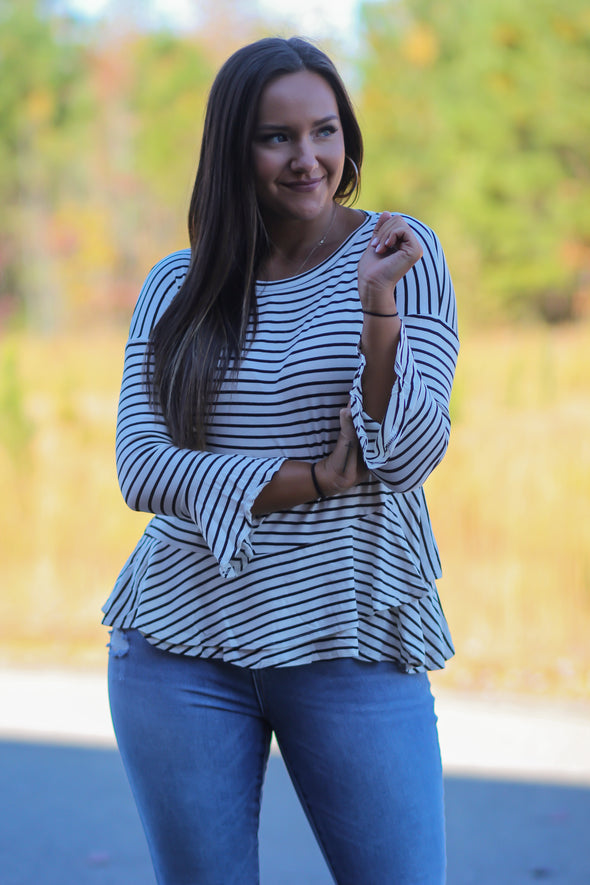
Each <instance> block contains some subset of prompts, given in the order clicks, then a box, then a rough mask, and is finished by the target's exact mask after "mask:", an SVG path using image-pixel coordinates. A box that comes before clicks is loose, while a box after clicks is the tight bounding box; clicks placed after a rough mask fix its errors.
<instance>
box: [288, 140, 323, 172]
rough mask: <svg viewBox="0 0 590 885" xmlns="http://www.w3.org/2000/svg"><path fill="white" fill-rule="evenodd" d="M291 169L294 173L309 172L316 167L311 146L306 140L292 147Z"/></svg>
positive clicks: (315, 158) (316, 162) (315, 159)
mask: <svg viewBox="0 0 590 885" xmlns="http://www.w3.org/2000/svg"><path fill="white" fill-rule="evenodd" d="M290 165H291V169H292V170H293V171H294V172H311V171H312V169H315V167H316V166H317V165H318V161H317V157H316V155H315V151H314V150H313V145H312V144H311V143H310V142H309V141H307V140H303V139H302V140H301V141H298V142H296V143H295V145H294V156H293V158H292V160H291V164H290Z"/></svg>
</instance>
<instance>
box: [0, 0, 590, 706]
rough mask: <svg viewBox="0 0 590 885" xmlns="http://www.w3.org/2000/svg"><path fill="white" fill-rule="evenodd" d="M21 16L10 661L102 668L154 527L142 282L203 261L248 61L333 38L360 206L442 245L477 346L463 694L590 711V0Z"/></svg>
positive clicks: (9, 109) (451, 607)
mask: <svg viewBox="0 0 590 885" xmlns="http://www.w3.org/2000/svg"><path fill="white" fill-rule="evenodd" d="M292 7H293V10H295V7H296V10H297V11H296V12H295V11H290V10H289V7H288V5H286V6H285V7H284V8H285V10H286V11H284V12H282V13H281V12H279V11H278V4H277V3H272V2H270V0H265V2H262V0H259V2H258V3H257V2H255V0H249V2H245V0H192V2H191V0H183V2H181V0H166V2H156V0H144V2H140V0H136V2H134V0H130V2H122V0H119V2H110V3H109V2H106V0H105V2H100V0H87V2H83V0H75V2H74V0H54V2H49V0H46V2H42V0H18V2H16V0H0V205H1V209H0V275H1V282H0V488H1V489H2V496H3V503H4V506H3V507H2V508H1V509H0V562H1V569H0V584H1V593H0V665H3V666H14V667H21V666H30V665H51V666H54V665H55V666H65V667H68V666H71V667H76V668H78V669H80V668H88V669H92V668H95V667H98V666H101V667H102V666H103V665H104V656H105V650H104V646H105V643H106V641H107V635H106V630H105V628H103V627H101V626H100V607H101V605H102V603H103V602H104V600H105V599H106V597H107V596H108V594H109V593H110V590H111V587H112V584H113V582H114V580H115V578H116V576H117V573H118V571H119V569H120V568H121V566H122V565H123V563H124V561H125V559H126V558H127V556H128V555H129V553H130V551H131V549H132V547H133V545H134V544H135V542H136V540H137V538H138V537H139V535H140V533H141V531H142V529H143V526H144V524H145V522H146V519H147V517H144V516H142V515H140V514H136V513H131V512H130V511H128V510H127V508H126V506H125V505H124V503H123V501H122V499H121V497H120V494H119V491H118V487H117V483H116V477H115V468H114V430H115V412H116V403H117V395H118V387H119V382H120V375H121V370H122V356H123V347H124V343H125V338H126V332H127V326H128V323H129V319H130V316H131V311H132V309H133V305H134V302H135V300H136V298H137V295H138V292H139V289H140V286H141V283H142V281H143V279H144V277H145V275H146V273H147V271H148V270H149V269H150V268H151V267H152V265H153V264H154V263H155V262H156V261H157V260H158V259H159V258H161V257H162V256H163V255H164V254H166V253H167V252H169V251H172V250H174V249H178V248H183V247H185V246H186V245H187V235H186V224H185V218H186V213H187V208H188V200H189V195H190V191H191V188H192V181H193V176H194V171H195V164H196V159H197V156H198V149H199V139H200V132H201V125H202V119H203V111H204V103H205V99H206V95H207V92H208V88H209V86H210V84H211V81H212V78H213V76H214V74H215V72H216V70H217V68H218V67H219V65H220V64H221V62H222V61H223V60H224V59H225V58H226V57H227V56H228V54H229V53H230V52H232V51H233V50H234V49H236V48H237V47H238V46H239V45H242V44H243V43H246V42H249V41H250V40H253V39H256V38H258V37H260V36H266V35H270V34H281V35H291V34H293V33H300V34H302V35H304V36H308V37H311V38H313V39H315V40H316V41H317V42H318V43H319V44H320V45H321V46H322V48H324V49H325V50H326V51H327V52H328V53H329V54H330V55H331V56H332V57H333V59H334V60H335V61H336V63H337V65H338V66H339V68H340V70H341V72H342V73H343V76H344V79H345V81H346V82H347V84H348V85H349V87H350V90H351V93H352V96H353V98H354V102H355V105H356V108H357V111H358V115H359V120H360V123H361V127H362V129H363V133H364V137H365V143H366V160H365V164H364V168H363V187H362V195H361V200H360V201H359V204H358V205H360V206H362V207H365V208H368V209H376V210H381V209H390V210H394V211H402V212H408V213H410V214H412V215H416V216H418V217H419V218H421V219H422V220H423V221H424V222H426V223H427V224H429V225H430V226H432V227H433V228H434V229H435V230H436V231H437V233H438V234H439V236H440V239H441V241H442V243H443V246H444V247H445V251H446V254H447V259H448V262H449V265H450V268H451V272H452V275H453V278H454V281H455V287H456V290H457V297H458V302H459V309H460V317H461V337H462V352H461V357H460V363H459V368H458V372H457V379H456V387H455V392H454V396H453V402H452V413H453V414H452V417H453V432H452V439H451V446H450V449H449V452H448V455H447V457H446V459H445V461H444V462H443V464H442V465H441V467H440V468H439V469H438V470H437V471H436V472H435V474H434V475H433V477H432V478H431V479H430V480H429V483H428V488H427V494H428V496H429V501H430V506H431V514H432V519H433V523H434V528H435V532H436V534H437V538H438V541H439V546H440V548H441V554H442V558H443V565H444V578H443V580H442V581H441V582H440V585H439V589H440V592H441V596H442V599H443V604H444V607H445V610H446V613H447V616H448V619H449V621H450V624H451V628H452V631H453V635H454V638H455V643H456V648H457V656H456V658H455V659H454V660H453V661H452V662H451V663H450V664H449V665H448V669H447V671H446V672H445V673H444V675H443V677H442V678H443V679H444V684H445V685H446V686H449V687H456V688H460V689H465V690H477V691H493V692H495V691H498V692H503V693H506V692H508V693H517V694H522V693H526V694H529V695H530V694H534V695H543V696H547V695H550V696H562V697H566V698H577V699H581V698H588V697H590V642H589V640H588V637H589V636H590V512H589V511H590V504H589V502H590V102H589V101H588V89H589V87H590V7H589V6H588V4H587V2H586V0H560V2H559V3H558V4H556V3H555V2H554V0H536V2H535V3H534V4H526V3H523V2H514V0H486V2H485V3H479V4H478V3H473V2H472V0H444V2H443V0H382V2H363V0H334V2H333V3H329V2H327V0H323V2H313V0H307V2H304V0H298V2H297V3H293V4H292Z"/></svg>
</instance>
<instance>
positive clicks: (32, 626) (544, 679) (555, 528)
mask: <svg viewBox="0 0 590 885" xmlns="http://www.w3.org/2000/svg"><path fill="white" fill-rule="evenodd" d="M124 337H125V336H124V333H123V332H109V333H106V332H103V333H99V332H97V333H96V334H95V335H94V336H86V337H84V338H83V339H82V338H81V339H76V338H73V337H53V338H39V337H33V336H32V335H30V334H20V335H14V336H10V337H4V339H1V340H0V488H1V489H2V493H3V500H4V507H3V508H2V509H1V511H0V560H1V563H2V566H1V571H0V584H1V590H2V592H1V593H0V664H3V665H10V664H14V665H29V664H30V665H39V664H43V665H57V666H64V665H66V666H68V665H71V666H76V667H94V666H102V664H103V663H104V655H105V650H104V646H105V643H106V641H107V632H106V629H105V628H103V627H101V626H100V606H101V604H102V602H103V601H104V599H105V598H106V596H107V595H108V593H109V592H110V588H111V586H112V584H113V581H114V579H115V577H116V575H117V573H118V570H119V568H120V567H121V566H122V564H123V562H124V561H125V559H126V558H127V556H128V554H129V553H130V551H131V549H132V546H133V545H134V543H135V541H136V540H137V538H138V536H139V534H140V532H141V530H142V528H143V526H144V524H145V522H146V517H144V516H143V515H142V514H137V513H131V512H130V511H128V510H127V508H126V506H125V505H124V503H123V501H122V499H121V497H120V495H119V491H118V487H117V484H116V478H115V472H114V454H113V449H114V429H115V410H116V400H117V394H118V385H119V381H120V372H121V367H122V351H123V346H124ZM462 337H463V349H462V353H461V358H460V364H459V370H458V373H457V382H456V389H455V394H454V397H453V404H452V406H453V434H452V439H451V446H450V449H449V452H448V454H447V457H446V459H445V461H444V462H443V464H442V465H441V466H440V467H439V468H438V470H437V471H436V472H435V474H434V475H433V476H432V477H431V478H430V480H429V482H428V489H427V492H428V497H429V502H430V509H431V514H432V520H433V523H434V527H435V531H436V534H437V538H438V541H439V546H440V549H441V555H442V558H443V565H444V578H443V580H442V581H441V582H440V585H439V588H440V592H441V596H442V599H443V604H444V607H445V610H446V613H447V616H448V619H449V621H450V624H451V628H452V632H453V635H454V638H455V644H456V648H457V656H456V657H455V659H454V660H453V661H452V662H451V663H450V664H449V665H448V669H447V671H446V673H445V674H444V676H443V677H442V678H443V679H444V684H445V685H447V686H451V687H459V688H465V689H477V690H492V691H495V690H500V691H510V692H527V693H531V692H532V693H538V694H553V695H556V694H559V695H562V696H566V697H571V698H582V697H586V698H588V697H590V326H588V325H586V326H581V327H559V328H553V329H525V330H522V329H521V330H502V331H500V330H495V331H493V332H490V333H486V334H483V333H481V332H475V333H470V332H467V333H465V334H464V335H463V336H462Z"/></svg>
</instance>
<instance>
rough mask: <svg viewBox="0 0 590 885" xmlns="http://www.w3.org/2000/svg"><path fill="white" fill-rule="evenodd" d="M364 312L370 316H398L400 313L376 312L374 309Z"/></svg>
mask: <svg viewBox="0 0 590 885" xmlns="http://www.w3.org/2000/svg"><path fill="white" fill-rule="evenodd" d="M363 313H368V314H369V316H370V317H398V316H399V313H398V312H397V310H396V312H395V313H375V311H374V310H363Z"/></svg>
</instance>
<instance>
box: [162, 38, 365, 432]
mask: <svg viewBox="0 0 590 885" xmlns="http://www.w3.org/2000/svg"><path fill="white" fill-rule="evenodd" d="M301 70H309V71H312V72H314V73H316V74H319V75H320V76H321V77H323V78H324V79H325V80H326V81H327V83H328V84H329V85H330V86H331V88H332V91H333V92H334V95H335V98H336V102H337V106H338V111H339V115H340V120H341V124H342V132H343V137H344V146H345V151H346V155H347V157H348V158H349V159H350V160H352V161H353V163H354V164H355V165H356V167H357V170H360V168H361V164H362V157H363V142H362V136H361V132H360V129H359V126H358V123H357V120H356V117H355V114H354V110H353V108H352V104H351V101H350V98H349V96H348V93H347V91H346V88H345V87H344V84H343V83H342V80H341V79H340V76H339V74H338V71H337V70H336V68H335V67H334V65H333V63H332V62H331V61H330V59H329V58H328V56H326V55H325V54H324V53H323V52H322V51H321V50H319V49H318V48H317V47H316V46H314V45H313V44H311V43H308V42H307V41H306V40H302V39H301V38H299V37H292V38H290V39H288V40H285V39H282V38H275V37H269V38H266V39H263V40H258V41H257V42H256V43H251V44H250V45H248V46H244V47H243V48H242V49H239V50H238V51H237V52H235V53H234V54H233V55H232V56H231V57H230V58H229V59H228V60H227V61H226V62H225V64H224V65H223V67H222V68H221V69H220V71H219V73H218V74H217V77H216V78H215V81H214V83H213V86H212V88H211V92H210V94H209V100H208V103H207V112H206V116H205V123H204V129H203V138H202V142H201V153H200V158H199V166H198V169H197V175H196V179H195V185H194V188H193V193H192V197H191V202H190V208H189V216H188V229H189V237H190V244H191V262H190V266H189V269H188V272H187V275H186V277H185V279H184V281H183V284H182V286H181V288H180V290H179V292H178V294H177V295H176V296H175V297H174V299H173V301H172V302H171V304H170V305H169V307H168V309H167V310H166V311H165V313H164V314H163V316H162V317H161V318H160V320H159V321H158V323H157V324H156V326H155V327H154V329H153V330H152V334H151V338H150V349H149V356H150V358H152V359H153V377H152V380H151V384H150V393H151V396H152V400H153V402H154V403H156V402H157V403H158V404H159V406H160V408H161V410H162V413H163V415H164V418H165V420H166V423H167V425H168V429H169V431H170V434H171V436H172V439H173V440H174V443H175V444H176V445H178V446H181V447H184V448H192V449H204V448H205V446H206V427H207V419H208V417H209V415H210V413H211V410H212V408H213V405H214V403H215V400H216V398H217V395H218V393H219V388H220V385H221V383H222V381H223V378H224V377H225V376H226V374H227V373H228V371H230V372H232V371H236V370H237V368H238V367H239V364H240V359H241V355H242V353H243V351H244V348H245V346H246V333H247V328H248V323H249V321H250V320H252V321H253V324H254V329H255V328H256V320H257V312H256V290H255V283H256V273H257V270H258V267H259V265H260V262H261V260H262V258H263V257H264V256H265V255H266V253H267V250H268V238H267V235H266V231H265V227H264V224H263V221H262V217H261V214H260V210H259V207H258V201H257V199H256V191H255V184H254V175H253V171H252V156H251V154H252V147H251V146H252V140H253V136H254V130H255V126H256V122H257V113H258V104H259V101H260V96H261V94H262V91H263V89H264V88H265V86H266V85H267V84H268V83H269V82H270V81H271V80H273V79H275V78H276V77H279V76H282V75H284V74H292V73H297V72H298V71H301ZM353 163H350V162H347V163H345V164H344V171H343V174H342V179H341V181H340V184H339V186H338V190H337V192H336V195H335V198H336V199H337V200H339V201H345V200H348V199H350V198H351V197H356V195H357V193H358V184H359V181H358V175H357V171H355V168H354V165H353Z"/></svg>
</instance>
